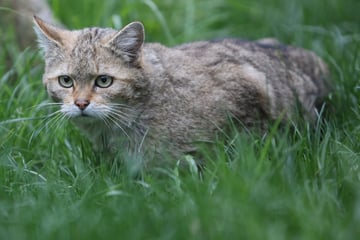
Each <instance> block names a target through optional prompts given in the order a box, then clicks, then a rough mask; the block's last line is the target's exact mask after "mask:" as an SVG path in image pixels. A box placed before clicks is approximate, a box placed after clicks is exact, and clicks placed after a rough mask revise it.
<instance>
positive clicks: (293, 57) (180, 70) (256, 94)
mask: <svg viewBox="0 0 360 240" xmlns="http://www.w3.org/2000/svg"><path fill="white" fill-rule="evenodd" d="M146 49H147V50H146ZM144 50H145V55H147V59H148V60H151V62H152V66H154V67H155V68H156V69H157V70H156V71H157V73H159V72H160V73H163V74H164V75H163V76H162V77H161V78H157V79H163V80H164V81H166V82H167V83H168V84H169V82H170V86H171V87H173V88H175V89H177V91H176V92H177V93H178V92H180V93H181V94H182V95H183V96H182V97H183V99H191V100H194V101H195V102H196V101H200V100H203V102H204V104H205V106H206V104H211V103H214V102H215V100H218V99H222V101H220V103H217V104H220V105H221V104H225V105H227V106H229V108H230V110H231V111H232V112H239V109H240V108H241V110H240V112H241V115H247V116H248V115H249V113H248V112H247V109H246V106H244V105H246V104H250V106H251V107H255V108H257V109H262V110H261V111H262V112H264V113H266V115H267V116H268V117H270V118H276V117H278V116H279V114H281V112H282V111H283V110H284V109H291V108H292V107H293V103H294V102H296V101H297V100H299V101H300V103H301V104H302V106H303V108H304V109H305V111H306V112H308V113H309V115H312V116H311V117H314V113H315V110H314V107H315V105H316V104H317V103H318V102H321V100H322V98H323V97H324V96H325V95H326V93H327V87H326V81H325V79H326V78H327V75H328V72H327V67H326V64H325V63H324V62H323V61H322V60H321V59H320V58H319V57H318V56H317V55H316V54H314V53H312V52H310V51H307V50H305V49H302V48H296V47H291V46H286V45H282V44H280V43H279V42H277V41H276V40H271V39H266V40H259V41H254V42H250V41H243V40H237V39H221V40H214V41H199V42H192V43H187V44H183V45H179V46H176V47H173V48H167V47H164V46H162V45H160V44H148V45H146V46H145V49H144ZM161 84H164V83H161ZM168 89H169V85H168ZM253 104H256V106H253ZM250 115H251V114H250Z"/></svg>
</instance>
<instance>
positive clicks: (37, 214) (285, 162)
mask: <svg viewBox="0 0 360 240" xmlns="http://www.w3.org/2000/svg"><path fill="white" fill-rule="evenodd" d="M49 2H50V5H51V7H52V8H53V10H54V13H55V15H56V16H57V17H58V18H59V19H60V20H61V22H63V23H64V24H65V25H66V26H68V27H70V28H81V27H86V26H94V25H97V26H106V27H109V26H110V27H117V28H120V27H121V26H124V25H125V24H126V23H128V22H130V21H133V20H141V21H143V22H144V24H145V28H146V39H147V41H158V42H161V43H163V44H166V45H175V44H178V43H182V42H185V41H193V40H197V39H209V38H221V37H241V38H247V39H256V38H261V37H269V36H273V37H276V38H278V39H280V40H281V41H283V42H285V43H288V44H294V45H298V46H302V47H305V48H308V49H311V50H313V51H315V52H317V53H318V54H319V55H320V56H322V57H323V58H324V59H325V60H326V61H327V62H328V64H329V67H330V69H331V73H332V80H333V84H332V93H331V94H330V96H329V98H328V100H327V105H326V109H325V111H324V112H323V119H322V120H321V121H319V122H318V123H317V124H315V127H314V126H310V125H309V124H306V123H303V124H299V125H297V126H296V127H294V126H289V127H284V128H282V129H279V128H278V126H277V125H276V124H275V125H274V126H273V127H272V129H271V130H270V131H269V133H268V134H267V135H266V136H263V135H259V134H257V133H256V132H244V131H238V130H237V129H232V130H231V131H229V133H228V134H227V135H226V136H225V137H224V136H223V137H219V141H218V142H217V143H216V144H214V145H212V146H204V148H203V149H202V150H201V151H202V153H203V155H204V156H205V158H206V166H205V169H204V171H203V172H202V174H201V175H200V176H199V174H198V172H197V169H196V168H194V167H191V166H192V165H191V164H190V165H189V168H188V169H187V170H186V171H183V170H181V169H179V168H178V167H177V165H176V164H174V166H173V167H170V168H164V169H154V170H153V172H152V173H145V174H144V176H143V177H142V178H141V179H133V178H130V177H128V175H127V174H126V173H125V171H124V170H123V169H122V166H121V165H119V164H117V163H113V164H109V163H106V162H102V161H100V162H97V160H96V159H97V157H96V156H95V154H94V153H93V152H92V150H91V146H90V143H89V142H88V141H87V140H86V139H85V138H84V137H83V136H82V135H81V134H80V133H79V132H78V131H77V129H75V128H74V127H73V126H72V125H71V124H69V123H66V122H64V123H63V125H61V127H58V128H55V127H54V126H53V125H51V124H50V123H49V122H47V121H46V119H45V118H44V117H45V116H46V115H47V114H50V113H51V112H52V111H54V109H52V108H43V107H40V105H41V104H42V103H44V102H46V101H48V100H47V96H46V93H45V90H44V89H43V87H42V84H41V73H42V69H43V63H42V60H41V57H40V56H39V54H38V52H37V51H36V50H34V49H32V48H29V49H27V50H25V51H19V50H18V48H17V46H16V43H14V42H11V41H10V39H12V38H11V34H13V31H12V30H11V29H10V30H9V31H8V32H5V33H3V34H4V35H3V36H7V39H9V41H7V42H6V45H4V46H3V50H4V51H5V50H6V51H7V52H11V56H13V57H14V58H15V61H11V62H10V63H9V62H8V61H7V59H8V56H5V55H4V54H3V53H4V52H2V53H0V239H114V238H118V239H276V240H278V239H358V238H359V237H360V230H359V227H358V226H359V224H360V185H359V184H360V183H359V178H360V168H359V163H360V155H359V153H360V141H359V137H360V128H359V124H358V123H359V118H360V111H359V100H358V99H359V97H360V96H359V95H360V93H359V91H360V87H359V71H360V58H359V56H360V50H359V40H360V39H359V38H360V35H359V30H360V15H359V14H358V13H357V11H358V9H359V7H360V6H359V5H360V2H358V1H356V0H347V1H335V0H334V1H329V0H327V1H325V0H319V1H311V0H304V1H286V0H271V1H265V0H261V1H250V0H241V1H240V0H226V1H220V0H208V1H205V0H184V1H175V0H165V1H155V0H153V1H151V0H126V1H112V0H108V1H95V0H86V1H85V0H78V1H72V0H61V1H60V0H52V1H49ZM14 27H15V26H14ZM193 160H196V156H187V157H186V158H185V157H184V159H182V161H188V162H190V163H192V161H193Z"/></svg>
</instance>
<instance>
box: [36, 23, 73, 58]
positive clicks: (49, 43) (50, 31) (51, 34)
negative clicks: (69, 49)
mask: <svg viewBox="0 0 360 240" xmlns="http://www.w3.org/2000/svg"><path fill="white" fill-rule="evenodd" d="M34 24H35V25H34V30H35V32H36V35H37V37H38V43H39V46H40V48H41V49H42V50H43V51H44V52H45V53H46V52H48V51H49V49H52V48H54V47H61V46H63V43H62V38H61V35H62V34H63V32H64V31H66V30H63V29H61V28H58V27H55V26H53V25H51V24H49V23H46V22H45V21H44V20H42V19H41V18H39V17H37V16H34Z"/></svg>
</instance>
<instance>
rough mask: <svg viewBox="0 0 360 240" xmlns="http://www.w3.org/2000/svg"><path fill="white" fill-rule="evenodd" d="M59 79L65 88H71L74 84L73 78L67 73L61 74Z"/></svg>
mask: <svg viewBox="0 0 360 240" xmlns="http://www.w3.org/2000/svg"><path fill="white" fill-rule="evenodd" d="M58 80H59V84H60V86H62V87H64V88H71V87H73V86H74V82H73V80H72V79H71V77H69V76H67V75H62V76H59V77H58Z"/></svg>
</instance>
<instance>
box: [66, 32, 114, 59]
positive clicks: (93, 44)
mask: <svg viewBox="0 0 360 240" xmlns="http://www.w3.org/2000/svg"><path fill="white" fill-rule="evenodd" d="M74 34H75V35H76V38H75V39H76V40H75V41H74V42H73V44H71V45H70V46H69V47H70V49H71V51H70V54H71V55H72V56H73V57H79V56H83V55H84V54H91V53H92V54H94V53H95V51H96V48H97V47H99V46H100V45H101V44H102V43H104V42H105V41H107V40H108V39H110V38H111V37H112V36H113V35H114V34H116V31H115V30H113V29H107V28H85V29H83V30H78V31H74Z"/></svg>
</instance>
